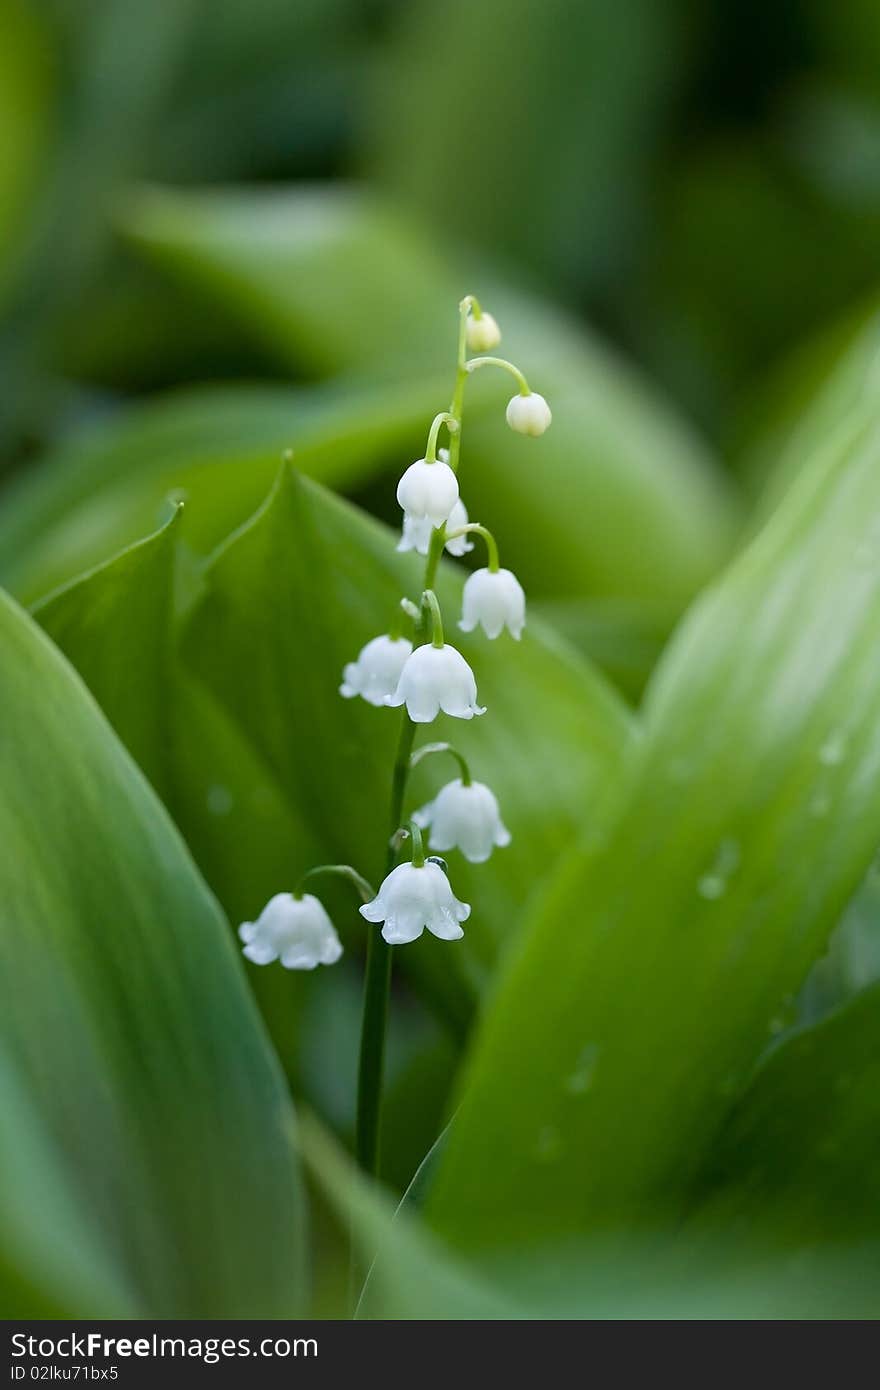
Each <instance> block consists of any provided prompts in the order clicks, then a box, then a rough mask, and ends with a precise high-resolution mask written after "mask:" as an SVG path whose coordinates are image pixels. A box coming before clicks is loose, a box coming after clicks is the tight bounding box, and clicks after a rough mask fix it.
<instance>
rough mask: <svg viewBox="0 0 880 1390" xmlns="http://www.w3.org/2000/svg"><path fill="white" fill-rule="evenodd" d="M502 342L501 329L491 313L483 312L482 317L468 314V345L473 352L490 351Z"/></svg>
mask: <svg viewBox="0 0 880 1390" xmlns="http://www.w3.org/2000/svg"><path fill="white" fill-rule="evenodd" d="M500 342H501V329H500V328H499V327H498V324H497V323H496V322H495V320H494V318H493V317H492V315H491V314H487V313H485V312H484V313H483V315H482V316H481V317H480V318H478V319H477V318H474V316H473V314H468V319H467V345H468V348H469V349H470V351H471V352H489V351H491V349H492V348H494V347H497V346H498V344H499V343H500Z"/></svg>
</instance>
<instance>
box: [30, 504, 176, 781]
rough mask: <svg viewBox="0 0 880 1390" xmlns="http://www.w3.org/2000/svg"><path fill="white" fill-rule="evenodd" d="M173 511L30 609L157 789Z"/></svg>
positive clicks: (164, 772)
mask: <svg viewBox="0 0 880 1390" xmlns="http://www.w3.org/2000/svg"><path fill="white" fill-rule="evenodd" d="M179 516H180V509H179V508H177V509H175V512H174V514H173V516H172V519H171V520H170V521H169V522H167V523H166V525H165V526H164V527H163V528H162V530H161V531H159V532H158V533H157V534H156V535H154V536H151V537H149V538H148V539H147V540H144V541H140V542H138V543H137V544H135V545H133V546H131V547H130V548H129V549H128V550H127V551H124V552H123V553H122V554H121V555H118V556H116V557H115V558H114V559H113V560H112V561H111V562H109V563H105V564H104V565H101V566H99V567H98V568H97V569H96V570H94V571H92V572H91V573H90V574H88V575H86V576H84V577H83V578H81V579H78V580H75V581H74V582H73V583H71V584H68V585H66V586H65V587H64V588H62V589H59V590H57V591H56V592H55V593H54V594H51V595H49V596H48V597H47V598H46V599H44V600H43V601H42V602H41V603H38V604H37V605H36V607H35V609H34V617H35V618H36V619H37V622H38V623H39V624H40V626H41V627H42V628H43V629H44V631H46V632H48V634H49V636H50V637H51V638H52V640H53V641H54V642H55V644H56V645H57V646H58V647H60V648H61V650H62V651H63V652H64V654H65V655H66V656H67V657H68V659H69V660H70V661H72V662H73V664H74V666H75V667H76V669H77V671H78V672H79V674H80V676H81V677H82V679H83V680H84V681H85V683H86V685H87V686H88V687H89V689H90V690H91V692H92V694H93V695H94V696H95V699H96V700H97V701H98V703H99V705H100V706H101V708H102V709H103V711H104V713H105V714H106V716H107V718H108V719H109V720H110V722H111V724H112V725H113V727H114V729H115V730H116V732H117V734H118V735H119V737H120V738H121V739H122V742H123V743H124V744H125V746H126V748H127V749H128V751H129V753H131V755H132V757H133V758H134V760H135V762H136V763H137V764H138V766H139V767H140V769H141V771H142V772H143V773H144V774H145V775H146V776H147V777H148V778H149V780H150V782H151V783H152V785H153V787H154V788H155V790H156V791H157V792H158V793H159V794H160V796H163V797H164V796H165V795H166V793H167V789H168V786H169V765H168V764H169V726H170V720H169V714H170V711H169V707H168V700H167V692H168V685H169V663H170V660H171V638H172V634H171V626H170V621H169V615H170V613H171V608H172V601H173V599H172V589H173V584H174V531H175V530H176V528H177V526H178V525H179Z"/></svg>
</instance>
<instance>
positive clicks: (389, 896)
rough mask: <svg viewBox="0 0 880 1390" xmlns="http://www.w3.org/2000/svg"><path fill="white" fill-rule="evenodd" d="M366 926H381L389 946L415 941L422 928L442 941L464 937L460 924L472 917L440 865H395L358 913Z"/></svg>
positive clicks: (467, 906) (429, 863)
mask: <svg viewBox="0 0 880 1390" xmlns="http://www.w3.org/2000/svg"><path fill="white" fill-rule="evenodd" d="M360 913H361V916H362V917H366V919H367V921H368V922H384V923H385V925H384V927H383V928H382V935H383V936H384V938H385V940H386V941H387V942H388V943H389V945H391V946H402V945H404V943H405V942H407V941H415V940H417V938H418V937H420V936H421V934H422V932H423V931H424V929H425V927H427V928H428V931H430V932H433V933H434V935H435V936H439V937H440V939H441V940H442V941H457V940H458V939H459V938H460V937H462V936H464V932H463V931H462V929H461V927H460V925H459V923H460V922H466V921H467V919H468V917H470V915H471V910H470V907H469V905H468V904H467V903H460V902H459V901H458V898H456V896H455V894H454V893H453V891H452V888H451V887H450V884H449V879H448V878H447V877H446V874H445V873H444V872H443V870H442V869H441V868H440V865H439V864H432V863H431V861H430V860H428V862H427V863H425V864H422V865H421V867H417V866H416V865H415V864H398V866H397V868H396V869H392V870H391V873H390V874H389V875H388V877H387V878H386V879H385V880H384V881H383V883H382V885H381V887H380V889H379V892H378V893H377V894H376V897H375V898H374V899H373V901H372V902H371V903H365V904H364V906H363V907H362V908H361V909H360Z"/></svg>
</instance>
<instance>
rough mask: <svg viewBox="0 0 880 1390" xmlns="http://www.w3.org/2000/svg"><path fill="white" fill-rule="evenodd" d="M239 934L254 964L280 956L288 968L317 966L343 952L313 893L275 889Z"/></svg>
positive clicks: (331, 960) (240, 928) (312, 968)
mask: <svg viewBox="0 0 880 1390" xmlns="http://www.w3.org/2000/svg"><path fill="white" fill-rule="evenodd" d="M238 934H239V936H240V937H241V940H242V941H243V942H244V954H245V955H246V956H247V958H248V960H252V961H253V962H254V964H255V965H268V964H269V963H270V961H273V960H280V961H281V964H282V965H283V966H285V968H286V969H287V970H314V968H315V966H316V965H333V963H334V962H335V961H337V960H339V957H340V956H341V955H342V942H341V941H340V940H339V937H338V936H337V935H336V929H335V927H334V926H333V923H332V922H331V921H330V918H329V917H328V916H327V913H326V911H325V909H324V906H323V904H322V903H320V902H319V901H318V899H317V898H315V897H313V896H312V894H311V893H304V894H303V896H302V897H301V898H297V897H294V895H293V894H292V893H276V894H275V896H274V898H270V899H269V901H268V902H267V904H266V906H265V907H264V908H263V911H262V912H261V913H260V915H259V917H258V918H257V920H256V922H242V924H241V926H240V927H239V929H238Z"/></svg>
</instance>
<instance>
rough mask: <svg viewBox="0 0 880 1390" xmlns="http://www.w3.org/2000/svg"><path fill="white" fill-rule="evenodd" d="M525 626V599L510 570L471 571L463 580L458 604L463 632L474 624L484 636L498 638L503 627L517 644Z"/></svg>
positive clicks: (460, 625)
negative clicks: (462, 590) (480, 629)
mask: <svg viewBox="0 0 880 1390" xmlns="http://www.w3.org/2000/svg"><path fill="white" fill-rule="evenodd" d="M525 623H526V596H525V593H524V592H523V587H522V585H521V584H520V582H519V580H518V579H517V577H516V575H515V574H511V572H510V570H503V569H499V570H490V569H481V570H474V572H473V574H471V575H469V576H468V578H467V579H466V581H465V586H464V593H463V595H462V601H461V622H460V623H459V627H460V628H461V630H462V632H473V630H474V628H475V627H476V626H477V624H479V625H480V627H481V628H482V629H483V631H484V632H485V634H486V636H487V637H498V636H499V635H500V633H501V632H502V630H503V629H504V628H505V627H506V628H507V629H508V631H509V632H510V634H511V636H512V637H515V638H516V640H517V641H519V639H520V637H521V636H522V630H523V628H524V627H525Z"/></svg>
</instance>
